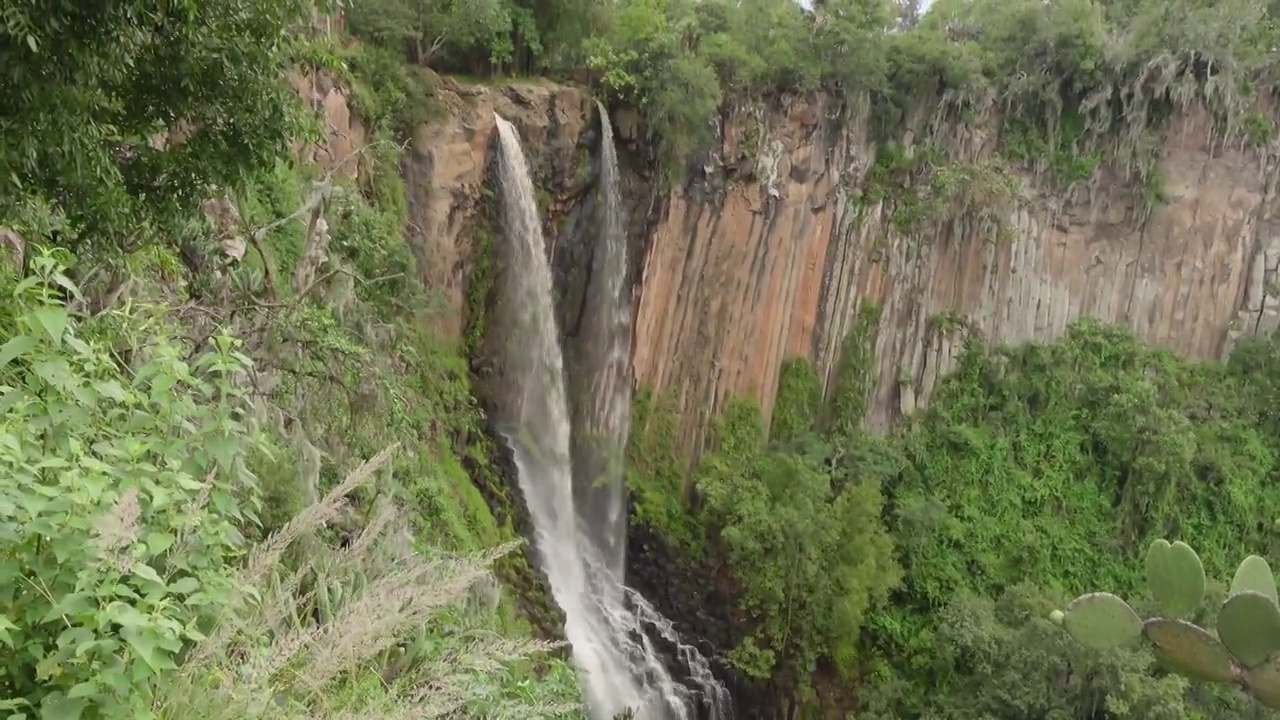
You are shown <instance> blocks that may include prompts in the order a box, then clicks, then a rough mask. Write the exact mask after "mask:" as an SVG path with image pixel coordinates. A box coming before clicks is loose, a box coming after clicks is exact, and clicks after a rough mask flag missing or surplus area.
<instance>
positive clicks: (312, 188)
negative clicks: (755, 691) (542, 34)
mask: <svg viewBox="0 0 1280 720" xmlns="http://www.w3.org/2000/svg"><path fill="white" fill-rule="evenodd" d="M309 9H310V8H309V6H307V5H306V4H301V3H298V4H293V3H289V2H273V1H268V0H243V1H238V2H231V3H229V4H221V5H218V6H217V7H214V6H209V7H207V8H205V7H203V6H202V7H200V8H195V7H194V6H192V7H185V6H184V7H182V8H166V9H158V8H155V7H152V6H151V5H148V4H145V3H142V4H138V3H133V4H130V3H108V4H107V5H104V6H102V7H100V8H86V7H83V6H80V5H74V4H69V3H61V2H55V3H47V2H26V3H18V4H17V5H14V6H13V7H8V8H6V9H5V10H4V11H3V12H0V59H3V62H4V66H3V70H0V86H2V87H3V88H4V90H5V91H6V93H7V94H8V95H9V97H10V99H11V100H12V102H10V103H6V105H5V107H4V109H3V110H0V151H3V153H4V155H3V157H4V159H5V161H6V164H5V166H4V167H5V172H4V173H2V174H3V175H4V177H3V179H0V184H3V188H0V196H2V199H0V297H2V298H4V300H3V302H0V408H2V412H0V476H2V477H3V479H2V480H0V578H2V579H3V580H4V583H3V590H2V591H0V646H2V647H3V650H4V652H3V653H0V657H3V658H4V659H3V661H2V662H0V710H3V714H4V715H5V716H6V717H11V718H14V719H15V720H17V719H20V718H41V719H42V720H44V719H47V720H63V719H67V720H75V719H76V718H86V719H91V718H130V719H132V718H138V717H159V718H162V719H163V718H178V717H183V718H191V717H195V718H209V719H215V718H216V719H222V718H227V719H230V718H268V717H271V718H282V719H301V718H359V717H392V716H397V717H398V716H413V717H418V716H422V717H435V716H439V715H448V716H450V717H459V716H461V717H486V718H490V717H518V718H528V717H575V716H578V715H580V691H579V689H578V687H577V678H576V673H575V672H574V671H573V669H572V668H570V667H569V666H568V665H567V663H565V662H564V661H563V660H562V659H560V658H559V657H557V656H559V655H561V654H562V651H561V650H560V649H558V646H556V645H555V644H553V643H547V642H542V641H536V640H534V639H533V635H534V629H533V628H532V627H531V626H530V620H532V621H534V623H537V624H542V625H552V624H554V621H553V620H549V619H548V618H546V617H542V616H540V615H539V613H542V612H545V611H546V608H545V607H544V606H545V603H542V605H543V606H540V604H539V600H538V590H537V588H536V583H535V582H534V581H533V579H532V578H533V577H534V576H533V574H532V573H530V572H529V566H528V564H527V563H528V560H527V557H528V556H527V554H526V553H525V552H522V551H516V552H512V551H513V548H515V547H516V545H517V544H518V543H516V542H514V540H515V538H516V534H515V532H514V530H513V528H512V527H511V521H512V516H513V515H514V505H513V504H512V503H511V502H510V499H509V497H506V496H505V495H504V493H505V481H504V480H503V478H502V477H501V474H500V471H499V470H498V469H497V468H495V467H494V466H493V465H492V464H491V457H492V455H493V452H492V450H493V448H492V444H491V442H490V441H489V439H488V438H487V436H486V434H485V432H484V428H483V418H482V416H481V413H480V411H479V409H478V407H477V404H476V401H475V398H474V397H473V396H472V392H471V388H470V373H469V368H468V364H467V360H466V358H465V357H464V355H463V354H462V351H461V348H460V347H458V346H457V344H456V343H454V342H451V341H446V340H445V339H443V338H441V337H438V336H437V335H436V334H435V333H433V332H432V330H431V328H433V327H437V326H439V324H440V323H439V320H440V318H439V317H438V315H437V313H438V312H439V309H438V308H437V307H435V306H434V305H433V303H432V302H431V300H430V298H431V294H432V292H433V289H431V288H424V287H422V285H421V283H420V282H419V279H418V278H419V274H418V272H417V270H416V268H415V260H414V255H413V253H412V252H411V250H410V248H409V247H408V246H407V245H406V244H405V242H404V240H403V233H402V229H403V227H404V223H405V222H406V221H407V202H406V198H405V197H404V185H403V183H402V182H401V180H400V177H399V173H398V160H399V146H398V143H399V141H400V140H401V138H402V137H403V136H404V135H405V133H406V132H407V130H408V129H410V128H412V127H413V126H414V125H415V124H417V123H419V122H421V121H422V120H423V119H424V118H426V117H428V116H429V115H430V114H431V113H432V112H434V109H435V106H434V105H433V104H432V101H431V92H430V91H431V87H432V86H431V81H432V77H431V76H430V74H429V73H421V72H418V71H417V70H415V69H414V68H411V67H407V66H405V65H404V64H403V63H402V62H401V61H400V57H399V54H398V53H395V54H392V53H388V52H386V51H385V50H379V49H378V48H369V49H365V48H361V47H359V46H354V45H350V44H344V43H342V42H338V41H337V40H336V39H335V38H330V37H319V38H317V37H309V36H308V35H307V34H306V32H305V31H304V28H303V23H304V21H305V20H306V17H307V12H306V11H309ZM322 9H323V8H322ZM162 10H163V12H162ZM286 28H288V29H291V30H293V31H294V32H293V33H292V34H286V33H285V32H284V31H285V29H286ZM286 69H288V70H289V71H291V72H311V73H323V74H326V75H328V76H329V77H330V78H332V79H335V80H336V81H338V82H340V83H347V84H348V86H349V87H350V88H351V90H352V96H353V98H354V99H355V105H357V106H358V107H357V108H356V109H357V111H358V112H360V113H362V114H363V118H362V119H363V122H364V123H365V127H366V129H367V130H368V131H369V134H370V135H371V136H372V141H371V142H370V143H369V145H368V146H367V147H364V148H362V149H360V150H359V152H358V154H357V155H356V156H355V157H353V158H352V159H351V160H350V161H349V162H350V163H352V165H344V166H341V167H315V166H311V165H308V164H306V163H302V162H299V161H297V160H296V159H295V158H294V157H292V156H290V154H289V153H288V144H289V142H290V141H292V140H299V139H300V140H310V141H321V140H322V138H321V136H320V134H318V133H316V132H315V130H317V129H318V126H319V123H318V122H317V121H316V120H317V119H316V118H315V117H314V114H313V113H312V112H311V111H310V110H309V109H308V108H305V107H304V106H303V104H302V103H301V102H299V101H298V98H297V97H296V95H295V94H293V93H292V92H291V91H290V89H289V87H288V83H287V82H286V75H285V72H282V71H283V70H286ZM49 123H53V125H50V124H49ZM353 169H354V170H357V171H358V172H357V173H356V174H357V178H358V179H356V180H350V179H347V178H348V177H349V173H348V171H350V170H353ZM202 211H203V212H202ZM486 496H493V497H497V498H499V501H498V505H499V506H498V507H497V508H496V511H491V509H490V506H489V504H488V503H487V502H486ZM504 497H506V500H505V504H503V502H502V498H504ZM490 566H492V569H493V570H494V571H495V572H496V574H497V575H498V576H500V577H502V578H503V579H504V580H506V581H507V583H506V584H507V586H508V587H515V588H516V589H517V590H518V591H519V597H515V596H512V595H510V594H508V593H503V592H502V587H501V586H500V585H499V584H498V583H497V582H495V581H494V579H493V578H492V576H491V575H490ZM517 601H518V602H519V603H520V606H521V609H523V610H525V613H522V614H521V613H517V612H516V609H517ZM543 634H545V633H543Z"/></svg>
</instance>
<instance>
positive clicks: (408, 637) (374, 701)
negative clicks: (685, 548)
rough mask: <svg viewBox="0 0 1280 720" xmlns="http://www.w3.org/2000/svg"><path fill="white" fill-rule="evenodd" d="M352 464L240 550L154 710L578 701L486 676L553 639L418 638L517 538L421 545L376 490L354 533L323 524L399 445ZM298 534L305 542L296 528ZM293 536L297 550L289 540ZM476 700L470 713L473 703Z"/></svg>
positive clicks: (228, 714)
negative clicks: (511, 695)
mask: <svg viewBox="0 0 1280 720" xmlns="http://www.w3.org/2000/svg"><path fill="white" fill-rule="evenodd" d="M394 450H395V446H391V447H388V448H387V449H385V450H383V451H382V452H380V453H378V454H377V455H376V456H375V457H373V458H372V459H370V460H368V461H367V462H365V463H364V464H362V465H361V466H360V467H358V468H356V469H355V470H353V471H352V472H351V473H350V474H348V475H347V476H346V478H345V479H344V480H343V481H342V482H341V483H339V484H338V485H337V486H336V487H334V488H333V489H332V490H331V491H329V493H328V494H326V495H325V496H324V497H323V498H321V499H320V500H319V501H318V502H315V503H314V504H312V505H311V506H309V507H307V508H306V509H304V510H302V511H301V512H299V513H298V514H297V515H295V516H294V517H293V518H292V519H291V520H289V521H288V522H287V523H285V524H284V526H282V527H281V528H280V529H279V530H277V531H276V532H274V533H273V534H271V535H270V536H269V537H267V538H266V539H265V540H263V541H262V542H260V543H259V544H258V545H257V546H256V547H254V548H253V550H252V551H251V552H250V553H249V554H248V557H247V559H246V562H245V563H244V566H243V568H242V569H241V570H240V571H239V573H238V578H237V580H238V583H237V585H238V587H239V588H240V591H239V592H238V593H237V595H236V597H235V599H234V600H233V601H232V602H231V603H229V604H227V605H225V606H224V607H223V608H222V610H221V612H220V613H219V617H218V621H217V623H216V624H215V625H214V626H213V627H212V629H211V630H210V631H209V632H208V633H207V634H206V635H205V637H204V639H203V640H202V641H200V642H199V643H197V644H196V645H195V646H194V647H193V649H192V650H191V651H190V652H189V653H188V654H187V656H186V658H185V660H184V662H183V663H182V664H181V666H180V667H179V669H178V671H177V672H176V674H175V675H174V676H173V677H172V678H171V679H170V680H169V681H168V682H166V683H164V687H161V688H158V690H157V701H156V705H155V713H156V716H157V717H158V718H159V719H160V720H170V719H171V720H246V719H253V720H256V719H259V718H261V719H264V720H265V719H268V718H269V719H271V720H301V719H303V718H312V719H316V720H320V719H324V720H330V719H332V720H363V719H366V718H368V719H370V720H372V719H374V718H377V719H379V720H392V719H396V720H399V719H401V718H405V719H408V718H435V717H465V716H475V715H477V714H481V715H482V716H483V717H487V718H503V717H509V718H522V719H523V718H542V717H564V716H566V715H579V714H580V711H579V708H576V707H573V706H567V705H550V704H545V703H542V704H532V705H531V704H528V703H525V702H520V701H512V700H504V699H502V698H501V697H499V695H500V694H499V693H496V692H495V687H494V682H493V681H492V676H494V675H497V674H499V673H501V672H502V670H503V667H504V666H505V664H506V663H509V662H512V661H517V660H521V659H524V658H529V657H530V656H533V655H537V654H539V653H545V652H548V651H551V650H553V649H555V648H556V647H557V645H556V644H554V643H547V642H540V641H533V640H513V639H510V638H506V637H501V636H497V635H495V634H493V633H489V632H485V631H483V630H475V631H470V632H464V633H461V634H456V635H452V636H450V637H449V639H448V642H446V643H443V644H442V643H439V642H437V643H430V642H427V643H422V642H415V639H421V638H422V635H421V631H422V630H423V629H424V628H426V627H428V626H429V625H430V624H431V623H432V622H433V620H435V619H436V618H437V617H438V616H439V615H440V614H441V613H442V612H444V611H445V610H446V609H448V608H450V607H454V608H456V607H457V606H459V605H461V604H463V603H465V601H466V600H467V599H468V598H469V597H470V596H471V595H472V594H473V589H474V588H477V587H480V586H483V584H484V583H485V582H486V581H487V580H488V579H489V578H490V566H491V564H492V563H493V561H494V560H496V559H498V558H500V557H502V556H503V555H505V554H507V553H508V552H510V551H511V550H513V549H514V548H516V547H517V546H518V545H519V544H520V543H519V542H512V543H507V544H504V545H501V546H499V547H496V548H493V549H491V550H488V551H485V552H481V553H474V554H470V555H454V554H445V553H431V552H428V551H421V550H417V549H415V548H414V547H413V543H412V539H411V538H410V537H409V531H408V528H407V526H406V523H405V521H404V518H403V516H402V514H401V513H400V511H399V509H398V508H396V507H395V506H394V505H393V504H392V503H390V502H387V501H383V502H380V503H379V504H378V506H377V508H376V510H375V511H374V512H373V514H372V518H371V519H370V520H369V521H368V522H367V523H366V524H365V526H364V527H363V530H362V531H361V532H360V533H359V535H358V536H357V537H355V538H354V539H348V541H347V542H345V543H340V544H336V545H335V544H333V543H326V542H324V541H323V539H322V538H321V535H322V534H323V531H324V530H325V528H326V526H327V525H328V524H329V523H330V522H331V521H333V520H334V519H336V518H337V517H339V515H340V514H341V513H343V511H344V507H345V506H346V504H347V502H348V500H347V498H348V496H349V495H350V494H351V493H352V492H354V491H356V490H357V489H359V488H362V487H365V486H367V485H368V484H369V483H370V481H371V479H372V478H373V477H374V476H375V474H376V473H377V471H378V470H379V469H380V468H382V467H383V466H384V465H385V464H386V463H387V462H388V460H389V459H390V458H391V456H392V454H393V453H394ZM300 541H305V542H300ZM298 546H302V547H301V550H302V552H291V551H293V550H297V549H298ZM478 706H482V707H483V710H482V711H480V712H479V713H477V712H475V711H474V709H475V708H477V707H478Z"/></svg>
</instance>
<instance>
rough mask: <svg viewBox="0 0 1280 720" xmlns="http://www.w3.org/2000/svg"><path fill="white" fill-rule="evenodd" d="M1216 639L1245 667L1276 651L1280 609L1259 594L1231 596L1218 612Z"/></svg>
mask: <svg viewBox="0 0 1280 720" xmlns="http://www.w3.org/2000/svg"><path fill="white" fill-rule="evenodd" d="M1218 637H1219V638H1220V639H1221V640H1222V644H1223V645H1226V646H1227V649H1228V650H1230V651H1231V654H1232V655H1235V656H1236V659H1237V660H1239V661H1240V662H1241V663H1242V664H1243V665H1244V666H1245V667H1248V668H1252V667H1255V666H1257V665H1260V664H1262V662H1264V661H1265V660H1267V658H1269V657H1271V656H1272V655H1274V654H1275V653H1276V652H1277V651H1280V607H1277V606H1276V604H1275V602H1274V601H1273V600H1272V599H1271V598H1269V597H1267V596H1266V595H1263V594H1262V593H1258V592H1253V591H1252V590H1246V591H1244V592H1241V593H1238V594H1236V595H1232V596H1231V597H1230V598H1228V599H1227V602H1226V603H1224V604H1223V606H1222V610H1221V611H1219V612H1218Z"/></svg>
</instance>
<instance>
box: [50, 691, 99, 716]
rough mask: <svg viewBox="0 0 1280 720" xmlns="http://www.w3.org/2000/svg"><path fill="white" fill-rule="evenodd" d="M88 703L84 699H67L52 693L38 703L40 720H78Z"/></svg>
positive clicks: (55, 692)
mask: <svg viewBox="0 0 1280 720" xmlns="http://www.w3.org/2000/svg"><path fill="white" fill-rule="evenodd" d="M88 706H89V701H88V700H87V699H85V698H69V697H67V696H65V695H63V694H62V693H61V692H58V691H54V692H52V693H49V694H48V695H46V696H45V698H44V702H42V703H40V720H80V715H81V714H82V713H84V710H85V708H86V707H88Z"/></svg>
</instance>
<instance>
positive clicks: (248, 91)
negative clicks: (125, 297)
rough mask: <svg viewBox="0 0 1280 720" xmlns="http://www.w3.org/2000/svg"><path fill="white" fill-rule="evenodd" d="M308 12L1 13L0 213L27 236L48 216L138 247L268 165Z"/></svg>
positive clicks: (91, 9) (284, 117)
mask: <svg viewBox="0 0 1280 720" xmlns="http://www.w3.org/2000/svg"><path fill="white" fill-rule="evenodd" d="M305 5H306V4H305V3H304V2H303V0H226V1H225V2H213V3H204V2H201V3H192V2H166V3H153V2H141V1H138V0H105V1H104V2H96V3H82V2H71V1H70V0H15V1H14V2H9V3H6V5H5V8H4V10H3V11H2V12H0V96H3V97H4V98H5V101H4V103H3V107H0V158H3V162H2V164H0V168H3V171H2V172H0V216H3V217H14V216H16V217H17V218H18V220H19V222H24V218H25V223H26V224H27V225H28V227H26V228H20V230H25V231H27V232H32V231H40V230H41V229H42V228H41V227H40V225H42V224H45V225H46V227H45V228H43V229H48V227H47V225H48V224H47V222H46V223H42V222H41V220H40V218H41V216H43V218H44V220H46V221H47V220H48V218H49V212H50V211H51V212H52V213H53V214H55V215H64V216H65V228H64V230H65V231H66V232H67V234H68V235H73V236H80V237H82V238H84V239H85V241H86V242H92V243H95V244H97V245H98V246H99V247H103V246H108V245H109V246H111V247H114V248H120V247H124V246H133V245H137V244H139V243H140V242H141V241H143V240H145V239H146V238H147V237H148V236H149V235H150V234H151V233H153V232H154V231H155V230H157V229H159V228H160V227H161V226H164V225H166V224H171V223H173V222H174V220H175V219H176V218H178V217H180V216H184V214H189V213H190V212H191V211H192V210H193V209H194V208H195V207H196V205H197V203H198V200H199V199H200V198H201V196H202V193H203V192H204V191H205V189H206V188H207V186H209V185H216V186H227V187H236V186H238V185H239V184H240V182H241V181H242V180H243V179H244V177H245V176H246V175H247V174H248V173H250V172H253V171H255V170H257V169H260V168H263V167H266V166H269V165H270V164H271V163H273V162H274V161H275V159H276V158H277V157H279V155H280V154H281V152H282V151H283V149H284V148H285V143H286V141H287V140H288V139H289V138H290V136H291V135H292V134H293V131H294V127H295V125H294V118H295V117H296V115H295V113H294V112H293V108H294V107H296V106H297V101H296V98H293V97H290V94H289V90H288V87H287V84H286V83H285V80H284V77H283V75H282V73H281V70H282V67H283V59H284V51H285V49H286V46H287V42H288V39H287V37H286V34H285V30H286V28H287V27H289V26H290V25H291V23H293V22H294V21H295V20H298V19H301V18H303V17H304V16H305V15H304V11H305V10H306V7H305ZM160 138H164V140H163V142H159V141H158V140H159V139H160ZM39 208H43V209H42V210H41V209H39Z"/></svg>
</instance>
